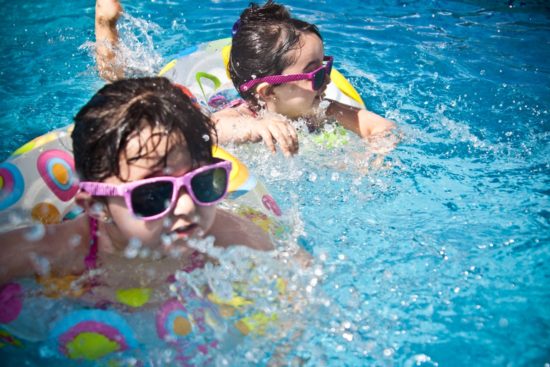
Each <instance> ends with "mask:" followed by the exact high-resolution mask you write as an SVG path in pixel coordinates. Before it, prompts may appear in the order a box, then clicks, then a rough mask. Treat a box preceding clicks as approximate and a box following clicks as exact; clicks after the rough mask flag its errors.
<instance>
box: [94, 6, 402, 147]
mask: <svg viewBox="0 0 550 367" xmlns="http://www.w3.org/2000/svg"><path fill="white" fill-rule="evenodd" d="M121 11H122V8H121V6H120V3H119V2H118V0H97V2H96V39H97V42H98V48H97V59H98V67H99V70H100V73H101V74H102V75H103V76H104V77H106V78H111V79H113V78H114V79H116V78H118V77H120V76H121V75H122V70H121V69H120V67H116V66H115V65H116V63H113V61H114V54H113V53H112V49H110V48H108V47H107V48H106V47H105V45H106V44H107V45H109V44H110V45H116V42H118V37H117V33H116V21H117V19H118V17H119V16H120V13H121ZM233 33H234V35H233V42H232V48H231V56H230V62H229V72H230V75H231V79H232V81H233V83H234V85H235V88H236V89H237V90H238V91H239V93H240V94H241V96H242V98H243V99H244V101H245V103H241V104H240V105H237V106H235V107H232V108H227V109H224V110H222V111H219V112H216V113H214V115H213V116H212V118H213V120H214V121H215V123H216V129H217V131H218V139H219V140H218V142H219V143H220V144H224V143H226V142H236V143H241V142H248V141H250V142H258V141H260V140H263V141H264V143H265V144H266V145H267V146H268V148H269V149H270V150H271V151H273V152H274V151H275V150H276V147H275V146H276V144H279V146H280V148H281V150H282V151H283V153H285V154H286V155H292V154H295V153H296V152H297V151H298V136H297V134H296V130H295V128H294V127H293V126H292V124H291V123H290V122H289V120H295V119H298V118H303V119H305V120H306V121H307V124H308V128H309V129H310V130H315V129H317V128H319V127H320V126H321V125H322V124H323V122H324V121H326V117H329V118H333V119H336V120H337V121H338V122H339V123H340V124H341V125H342V126H343V127H344V128H346V129H348V130H350V131H353V132H354V133H356V134H357V135H359V136H360V137H362V138H368V137H371V136H374V135H379V134H384V133H387V132H388V131H389V130H391V129H392V128H393V127H394V124H393V122H391V121H388V120H386V119H385V118H383V117H381V116H379V115H377V114H376V113H374V112H371V111H368V110H366V109H359V108H355V107H351V106H347V105H344V104H341V103H339V102H337V101H330V100H327V102H328V108H326V116H322V115H320V114H319V113H318V111H319V104H320V102H321V101H322V100H323V99H324V97H323V93H324V91H325V89H326V86H327V85H328V83H330V77H329V73H330V68H331V67H332V61H333V60H332V58H331V57H328V56H326V55H325V54H324V47H323V40H322V37H321V34H320V33H319V30H318V29H317V27H316V26H315V25H313V24H309V23H307V22H304V21H301V20H298V19H294V18H292V17H291V16H290V13H289V12H288V10H287V9H286V8H285V7H284V6H283V5H279V4H276V3H273V2H272V1H268V2H267V3H266V4H265V5H263V6H258V5H256V4H251V5H250V6H249V7H248V8H247V9H245V10H244V11H243V12H242V14H241V16H240V19H239V20H238V21H237V22H236V23H235V26H234V29H233ZM263 112H268V113H263Z"/></svg>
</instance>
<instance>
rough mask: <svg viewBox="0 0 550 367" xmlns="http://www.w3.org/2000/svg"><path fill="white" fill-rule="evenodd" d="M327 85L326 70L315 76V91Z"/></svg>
mask: <svg viewBox="0 0 550 367" xmlns="http://www.w3.org/2000/svg"><path fill="white" fill-rule="evenodd" d="M324 83H325V69H321V70H319V71H318V72H317V73H315V75H314V76H313V89H315V90H319V89H321V87H322V86H323V84H324Z"/></svg>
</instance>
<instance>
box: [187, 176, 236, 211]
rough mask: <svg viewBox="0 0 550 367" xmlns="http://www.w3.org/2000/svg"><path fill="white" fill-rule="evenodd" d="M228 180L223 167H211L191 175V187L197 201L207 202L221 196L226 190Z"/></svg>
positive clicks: (211, 201)
mask: <svg viewBox="0 0 550 367" xmlns="http://www.w3.org/2000/svg"><path fill="white" fill-rule="evenodd" d="M228 181H229V180H228V177H227V171H226V170H225V169H223V168H213V169H211V170H208V171H206V172H203V173H201V174H198V175H196V176H195V177H193V178H192V179H191V188H192V189H193V194H195V197H196V198H197V200H198V201H200V202H201V203H203V204H208V203H213V202H215V201H217V200H219V199H221V198H222V197H223V195H224V194H225V191H226V190H227V184H228Z"/></svg>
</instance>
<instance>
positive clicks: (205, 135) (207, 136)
mask: <svg viewBox="0 0 550 367" xmlns="http://www.w3.org/2000/svg"><path fill="white" fill-rule="evenodd" d="M202 139H203V140H204V141H210V136H209V135H208V134H204V135H203V136H202Z"/></svg>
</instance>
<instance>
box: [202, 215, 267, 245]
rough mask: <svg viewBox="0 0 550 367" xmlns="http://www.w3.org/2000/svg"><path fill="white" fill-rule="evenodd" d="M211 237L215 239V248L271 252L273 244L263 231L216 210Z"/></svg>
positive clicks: (249, 222)
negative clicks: (246, 248)
mask: <svg viewBox="0 0 550 367" xmlns="http://www.w3.org/2000/svg"><path fill="white" fill-rule="evenodd" d="M210 234H211V235H213V236H214V237H215V238H216V246H220V247H228V246H231V245H243V246H246V247H250V248H253V249H255V250H261V251H270V250H273V248H274V247H273V243H272V242H271V240H270V239H269V236H268V235H267V233H265V231H264V230H263V229H261V228H260V227H258V226H257V225H256V224H254V223H252V222H251V221H250V220H248V219H246V218H242V217H239V216H237V215H235V214H233V213H230V212H228V211H225V210H222V209H218V210H217V211H216V219H215V221H214V224H213V225H212V229H211V233H210Z"/></svg>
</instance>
